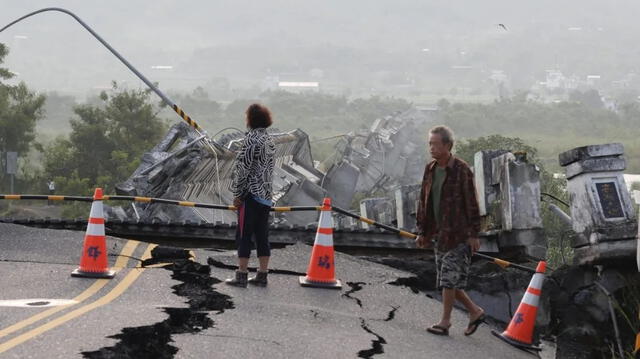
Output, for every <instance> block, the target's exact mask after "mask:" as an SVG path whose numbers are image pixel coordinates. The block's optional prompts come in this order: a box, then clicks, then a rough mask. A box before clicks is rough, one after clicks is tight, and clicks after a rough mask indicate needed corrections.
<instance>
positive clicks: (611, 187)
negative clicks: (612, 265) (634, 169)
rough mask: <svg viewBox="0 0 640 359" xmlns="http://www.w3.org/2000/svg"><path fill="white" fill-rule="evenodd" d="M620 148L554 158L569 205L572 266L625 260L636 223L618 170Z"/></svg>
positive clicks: (632, 250)
mask: <svg viewBox="0 0 640 359" xmlns="http://www.w3.org/2000/svg"><path fill="white" fill-rule="evenodd" d="M623 154H624V147H623V145H622V144H620V143H611V144H604V145H591V146H584V147H578V148H574V149H572V150H569V151H566V152H563V153H561V154H560V156H559V161H560V165H561V166H562V167H564V168H565V172H566V176H567V191H568V192H569V196H570V200H571V222H572V226H573V230H574V232H575V233H576V236H575V237H574V239H573V243H572V246H573V248H574V253H575V256H574V259H575V262H576V264H593V263H602V262H606V261H617V260H621V259H624V260H631V259H634V258H635V257H636V253H637V243H636V241H637V239H636V236H637V230H638V222H637V218H636V213H635V209H634V207H633V203H632V201H631V196H630V194H629V191H627V187H626V185H625V181H624V177H623V171H624V170H625V169H626V161H625V159H624V157H623Z"/></svg>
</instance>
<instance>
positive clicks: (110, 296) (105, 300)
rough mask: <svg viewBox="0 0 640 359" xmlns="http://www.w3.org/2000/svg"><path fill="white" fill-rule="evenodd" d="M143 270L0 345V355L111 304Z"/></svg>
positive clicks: (147, 252) (136, 270)
mask: <svg viewBox="0 0 640 359" xmlns="http://www.w3.org/2000/svg"><path fill="white" fill-rule="evenodd" d="M155 246H156V245H155V244H149V245H148V246H147V249H146V250H145V252H144V254H143V255H142V258H141V259H142V260H145V259H147V258H150V257H151V250H152V249H153V248H154V247H155ZM144 270H145V268H141V267H140V263H139V264H138V266H137V267H136V268H133V269H131V271H130V272H129V273H128V274H127V275H126V276H125V277H124V278H123V279H122V280H121V281H120V282H119V283H118V284H117V285H116V286H115V287H114V288H113V289H112V290H111V291H110V292H109V293H107V294H106V295H105V296H103V297H101V298H100V299H98V300H96V301H95V302H92V303H89V304H87V305H85V306H82V307H80V308H78V309H76V310H74V311H71V312H69V313H67V314H65V315H62V316H60V317H58V318H56V319H54V320H52V321H50V322H48V323H46V324H43V325H41V326H39V327H37V328H34V329H31V330H30V331H28V332H26V333H24V334H22V335H19V336H17V337H15V338H13V339H11V340H9V341H7V342H5V343H2V344H0V354H2V353H4V352H6V351H7V350H9V349H11V348H13V347H15V346H16V345H20V344H22V343H24V342H26V341H27V340H30V339H33V338H34V337H36V336H38V335H40V334H42V333H45V332H47V331H49V330H51V329H54V328H56V327H58V326H60V325H62V324H64V323H66V322H68V321H70V320H72V319H75V318H77V317H79V316H81V315H83V314H86V313H88V312H90V311H92V310H94V309H96V308H99V307H101V306H103V305H105V304H109V303H111V302H112V301H113V300H114V299H116V298H118V297H119V296H120V295H121V294H122V293H124V292H125V291H126V290H127V288H129V287H130V286H131V284H133V282H135V281H136V279H138V277H139V276H140V275H141V274H142V272H144Z"/></svg>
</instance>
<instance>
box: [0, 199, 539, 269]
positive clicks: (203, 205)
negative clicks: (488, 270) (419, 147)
mask: <svg viewBox="0 0 640 359" xmlns="http://www.w3.org/2000/svg"><path fill="white" fill-rule="evenodd" d="M102 198H103V201H131V202H138V203H158V204H168V205H175V206H183V207H196V208H208V209H221V210H229V211H235V210H237V208H236V207H235V206H227V205H223V204H213V203H199V202H191V201H179V200H172V199H164V198H152V197H138V196H111V195H105V196H103V197H102ZM3 199H4V200H49V201H81V202H92V201H93V197H82V196H49V195H35V194H26V195H20V194H0V200H3ZM322 208H323V207H322V206H295V207H271V209H270V210H271V211H272V212H296V211H320V210H322ZM331 210H332V211H334V212H336V213H340V214H342V215H345V216H347V217H351V218H355V219H357V220H359V221H362V222H364V223H367V224H370V225H372V226H375V227H378V228H382V229H385V230H387V231H390V232H393V233H396V234H398V235H400V236H402V237H406V238H410V239H415V238H417V237H418V235H417V234H414V233H411V232H407V231H403V230H401V229H399V228H395V227H391V226H388V225H386V224H383V223H379V222H376V221H374V220H373V219H370V218H366V217H362V216H359V215H357V214H354V213H351V212H349V211H347V210H345V209H342V208H340V207H335V206H332V207H331ZM475 255H476V256H478V257H481V258H484V259H487V260H489V261H492V262H493V263H495V264H497V265H499V266H500V267H502V268H507V267H514V268H518V269H521V270H524V271H527V272H531V273H535V272H536V271H535V269H533V268H529V267H525V266H522V265H519V264H516V263H512V262H509V261H506V260H504V259H500V258H495V257H491V256H488V255H486V254H482V253H478V252H476V253H475Z"/></svg>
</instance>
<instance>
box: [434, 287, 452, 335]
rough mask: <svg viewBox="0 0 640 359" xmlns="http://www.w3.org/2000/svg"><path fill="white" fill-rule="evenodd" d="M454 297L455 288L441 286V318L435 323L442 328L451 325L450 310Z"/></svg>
mask: <svg viewBox="0 0 640 359" xmlns="http://www.w3.org/2000/svg"><path fill="white" fill-rule="evenodd" d="M455 299H456V290H455V289H451V288H442V307H443V310H442V319H440V322H439V323H438V324H437V325H439V326H441V327H444V328H449V327H450V326H451V311H452V310H453V302H454V301H455Z"/></svg>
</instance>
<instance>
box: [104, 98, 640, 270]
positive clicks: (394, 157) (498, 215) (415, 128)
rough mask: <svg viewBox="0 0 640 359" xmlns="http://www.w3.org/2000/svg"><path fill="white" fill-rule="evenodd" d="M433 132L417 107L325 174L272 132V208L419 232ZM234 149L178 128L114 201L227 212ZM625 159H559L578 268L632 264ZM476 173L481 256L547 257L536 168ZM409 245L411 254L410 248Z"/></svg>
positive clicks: (510, 162) (352, 146) (478, 168)
mask: <svg viewBox="0 0 640 359" xmlns="http://www.w3.org/2000/svg"><path fill="white" fill-rule="evenodd" d="M433 124H434V120H433V118H432V112H429V111H422V110H419V109H416V108H412V109H409V110H407V111H404V112H400V113H396V114H394V115H391V116H386V117H384V118H380V119H377V120H375V121H374V122H373V124H372V126H371V127H370V128H368V129H363V130H359V131H354V132H351V133H349V134H347V135H345V136H343V138H342V139H341V140H340V141H339V142H338V143H337V144H336V151H335V153H334V155H332V156H330V159H331V160H330V161H327V162H325V163H323V166H319V163H318V162H317V161H314V159H313V156H312V153H311V145H310V141H309V137H308V135H307V134H306V133H305V132H304V131H302V130H300V129H296V130H292V131H288V132H280V131H277V130H271V132H270V133H271V134H272V136H273V138H274V140H275V142H276V146H277V154H276V156H277V159H276V168H275V173H274V200H275V202H276V205H277V206H309V205H315V204H319V203H321V201H322V198H323V197H331V198H332V200H333V204H334V205H336V206H338V207H341V208H346V209H351V210H352V211H356V212H357V211H360V215H362V216H364V217H367V218H371V219H374V220H376V221H378V222H380V223H384V224H388V225H392V226H396V227H399V228H401V229H403V230H406V231H415V229H416V228H415V216H416V212H417V203H418V196H419V194H420V185H419V183H420V181H421V179H422V178H421V177H422V173H423V170H424V164H425V162H426V161H427V158H426V151H425V148H426V141H425V131H426V129H427V128H428V127H430V126H431V125H433ZM242 138H243V133H241V132H239V131H238V132H235V133H230V134H226V135H224V136H221V137H220V139H219V140H217V141H213V140H207V139H206V138H205V136H200V135H198V134H197V133H195V132H194V131H193V130H192V129H191V128H190V127H188V126H187V125H185V124H182V123H180V124H176V125H174V126H173V127H172V128H171V129H170V130H169V132H168V133H167V135H166V136H165V138H164V139H163V140H162V141H161V142H160V143H159V144H158V145H157V146H155V147H154V148H153V149H152V150H151V151H149V152H148V153H146V154H145V155H144V156H143V158H142V161H141V164H140V166H139V168H138V169H136V171H135V172H134V173H133V174H132V175H131V177H130V178H129V179H128V180H127V181H125V182H124V183H122V184H120V185H118V186H117V187H116V191H117V193H118V194H122V195H130V196H144V197H161V198H168V199H178V200H184V201H194V202H207V203H222V204H224V203H231V202H232V194H231V191H230V185H231V181H232V175H233V174H232V170H233V161H234V159H235V153H236V151H237V150H238V149H239V146H240V145H241V141H242ZM622 154H623V149H622V146H621V145H618V144H613V145H601V146H587V147H582V148H578V149H573V150H570V151H567V152H565V153H563V154H561V155H560V164H561V165H562V166H565V167H566V169H567V180H568V188H567V189H568V191H569V193H570V197H571V205H572V207H571V216H570V217H569V216H568V215H566V216H564V219H565V220H566V221H568V222H570V224H571V225H572V227H573V229H574V231H575V232H576V234H577V235H576V236H575V240H574V243H573V247H574V248H575V249H576V257H575V258H576V259H577V260H578V262H579V263H591V262H598V261H599V259H606V258H608V259H616V258H629V257H633V258H635V255H633V254H634V253H635V250H636V242H634V240H635V239H636V231H637V221H636V217H635V213H634V211H633V210H634V208H633V205H632V204H631V200H630V197H629V194H628V193H627V191H626V188H625V186H624V179H623V177H622V171H623V170H624V168H625V167H624V166H625V162H624V159H623V158H622V157H621V156H622ZM473 168H474V172H475V182H476V187H477V190H478V202H479V206H480V212H481V216H482V218H483V223H482V232H481V233H480V236H481V243H482V248H481V250H482V251H484V252H489V253H491V252H493V253H501V254H503V255H508V256H511V257H512V258H514V257H517V256H519V255H522V254H524V255H525V256H527V257H533V258H545V256H546V247H547V244H546V242H547V241H546V238H545V235H544V229H543V225H542V216H541V202H540V196H541V191H540V171H539V169H538V168H537V166H536V165H535V164H533V163H530V162H528V160H527V156H526V153H517V152H516V153H511V152H508V151H506V150H500V149H496V150H490V151H481V152H478V153H477V154H476V155H475V158H474V163H473ZM603 196H605V197H606V198H605V197H603ZM605 211H607V212H605ZM556 212H558V211H556ZM614 212H615V213H614ZM560 214H561V213H560ZM107 216H108V218H109V219H116V220H126V219H130V218H135V219H137V220H138V221H140V222H144V223H165V222H174V223H175V222H180V221H184V222H186V223H189V222H191V223H195V224H196V225H197V224H203V223H204V224H213V225H222V226H226V227H229V226H233V225H234V224H235V221H236V215H235V213H232V212H231V211H225V210H211V209H202V208H193V207H178V206H168V205H162V204H146V203H142V204H141V203H134V204H131V205H130V206H128V207H114V208H108V210H107ZM273 216H274V218H273V223H274V224H275V225H276V226H278V225H280V226H285V227H286V226H293V227H305V226H311V227H310V228H309V230H313V228H314V227H313V224H314V223H315V222H316V220H317V213H315V212H287V213H286V214H282V213H274V214H273ZM569 218H570V219H569ZM335 223H336V229H337V230H341V231H347V232H348V231H354V232H356V231H358V230H369V231H370V230H371V229H372V228H370V226H368V225H367V224H365V223H358V222H357V221H355V220H354V219H352V218H347V217H337V218H336V220H335ZM312 227H313V228H312ZM397 245H398V244H393V247H397ZM383 246H384V245H383ZM405 246H406V247H407V248H408V247H411V243H408V242H407V243H406V244H405ZM632 253H633V254H632Z"/></svg>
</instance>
